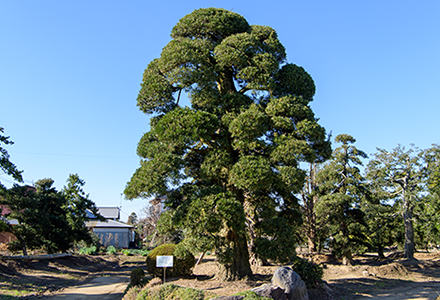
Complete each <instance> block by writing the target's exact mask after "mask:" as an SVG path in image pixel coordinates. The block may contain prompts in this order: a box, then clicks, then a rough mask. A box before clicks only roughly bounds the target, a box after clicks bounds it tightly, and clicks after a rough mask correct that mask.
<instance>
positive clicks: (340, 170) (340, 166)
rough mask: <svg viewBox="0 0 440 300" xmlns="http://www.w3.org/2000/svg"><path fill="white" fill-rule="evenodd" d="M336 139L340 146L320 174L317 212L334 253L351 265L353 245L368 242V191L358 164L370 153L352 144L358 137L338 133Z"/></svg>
mask: <svg viewBox="0 0 440 300" xmlns="http://www.w3.org/2000/svg"><path fill="white" fill-rule="evenodd" d="M335 142H337V143H340V144H341V146H340V147H338V148H336V149H335V150H334V151H333V155H332V158H331V160H330V161H329V163H327V164H326V165H325V166H324V167H323V169H322V170H321V171H320V172H319V173H318V175H317V181H318V185H319V195H320V199H319V202H318V203H317V204H316V213H317V215H318V219H319V222H320V223H321V224H323V227H325V232H326V233H327V234H329V235H330V238H331V243H330V244H331V247H332V249H333V252H334V253H335V254H336V255H338V256H342V257H343V262H344V264H352V250H353V247H355V246H358V245H360V244H362V243H363V242H364V241H365V229H366V228H365V223H364V219H363V213H362V211H361V210H360V205H361V202H362V200H363V199H365V197H366V196H367V195H368V190H367V188H366V185H365V179H364V177H363V176H362V174H361V172H360V169H359V166H362V160H361V159H362V158H367V155H366V154H365V153H364V152H363V151H361V150H359V149H357V148H356V147H355V146H354V145H353V144H354V143H355V142H356V140H355V139H354V138H353V137H352V136H350V135H348V134H340V135H338V136H336V138H335Z"/></svg>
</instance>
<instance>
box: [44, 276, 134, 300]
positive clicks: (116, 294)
mask: <svg viewBox="0 0 440 300" xmlns="http://www.w3.org/2000/svg"><path fill="white" fill-rule="evenodd" d="M129 282H130V277H129V276H111V277H97V278H95V279H93V280H92V281H91V282H89V283H87V284H83V285H80V286H76V287H71V288H67V289H64V290H63V291H62V292H60V293H59V294H57V295H54V296H48V297H45V298H44V299H51V300H80V299H103V300H119V299H121V298H122V296H123V295H124V291H125V288H126V287H127V285H128V283H129Z"/></svg>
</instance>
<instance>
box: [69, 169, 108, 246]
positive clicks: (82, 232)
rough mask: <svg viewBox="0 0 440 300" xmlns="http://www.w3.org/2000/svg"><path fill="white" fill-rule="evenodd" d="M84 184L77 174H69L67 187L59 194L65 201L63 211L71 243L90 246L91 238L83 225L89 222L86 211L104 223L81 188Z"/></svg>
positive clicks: (103, 219)
mask: <svg viewBox="0 0 440 300" xmlns="http://www.w3.org/2000/svg"><path fill="white" fill-rule="evenodd" d="M85 184H86V182H85V181H84V180H83V179H81V178H80V177H79V176H78V174H70V175H69V178H68V179H67V185H65V186H64V188H63V189H62V191H61V192H62V194H63V196H64V197H65V198H66V200H67V203H66V204H65V205H64V207H63V209H64V210H65V213H66V217H67V221H68V222H69V235H70V238H71V242H79V241H84V242H86V243H87V244H91V243H92V242H93V238H92V235H91V233H90V230H89V229H88V228H87V227H86V223H85V222H86V221H88V220H89V219H88V212H87V211H90V212H91V213H93V215H95V217H96V218H97V219H98V220H100V221H105V218H104V217H103V216H101V215H100V214H99V211H98V208H97V207H96V205H95V203H94V202H93V201H92V200H91V199H90V198H89V195H88V194H86V193H85V192H84V190H83V186H84V185H85ZM66 230H67V229H66Z"/></svg>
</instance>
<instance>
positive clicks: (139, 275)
mask: <svg viewBox="0 0 440 300" xmlns="http://www.w3.org/2000/svg"><path fill="white" fill-rule="evenodd" d="M144 277H145V272H144V270H143V269H142V268H134V269H133V270H132V271H131V273H130V284H131V286H135V285H140V284H141V282H142V279H143V278H144Z"/></svg>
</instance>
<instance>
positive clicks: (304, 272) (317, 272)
mask: <svg viewBox="0 0 440 300" xmlns="http://www.w3.org/2000/svg"><path fill="white" fill-rule="evenodd" d="M292 269H293V270H294V271H295V272H296V273H297V274H298V275H299V277H301V279H302V280H303V281H304V283H305V284H306V286H307V287H308V288H312V287H316V286H318V285H319V284H320V283H321V281H322V276H324V270H323V268H322V266H320V265H317V264H315V263H313V262H310V261H308V260H306V259H302V258H300V257H298V256H296V257H295V258H294V259H293V261H292Z"/></svg>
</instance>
